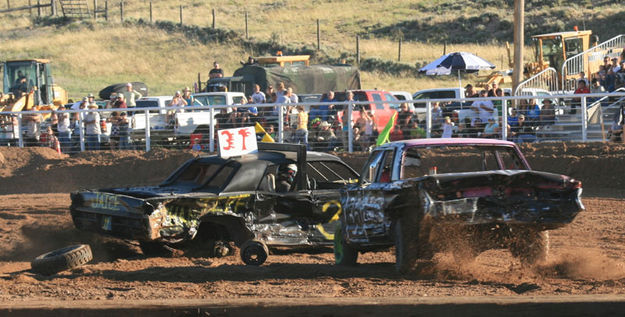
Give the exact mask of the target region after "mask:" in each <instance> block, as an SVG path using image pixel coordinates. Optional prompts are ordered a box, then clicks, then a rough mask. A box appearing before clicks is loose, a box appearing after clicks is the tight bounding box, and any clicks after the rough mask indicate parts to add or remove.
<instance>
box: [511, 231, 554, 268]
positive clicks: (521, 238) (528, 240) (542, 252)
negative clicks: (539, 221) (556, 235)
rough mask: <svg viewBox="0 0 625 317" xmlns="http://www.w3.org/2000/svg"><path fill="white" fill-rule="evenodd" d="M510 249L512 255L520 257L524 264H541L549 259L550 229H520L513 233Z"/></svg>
mask: <svg viewBox="0 0 625 317" xmlns="http://www.w3.org/2000/svg"><path fill="white" fill-rule="evenodd" d="M509 249H510V253H511V254H512V256H514V257H516V258H518V259H519V260H520V261H521V264H522V265H525V266H534V265H536V264H540V263H542V262H544V261H545V260H547V255H548V253H549V231H538V230H535V229H525V230H518V231H517V232H516V233H513V235H512V239H511V241H510V244H509Z"/></svg>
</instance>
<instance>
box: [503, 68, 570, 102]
mask: <svg viewBox="0 0 625 317" xmlns="http://www.w3.org/2000/svg"><path fill="white" fill-rule="evenodd" d="M558 81H559V77H558V71H556V69H555V68H553V67H549V68H547V69H545V70H543V71H541V72H540V73H538V74H536V75H534V76H532V77H530V78H528V79H526V80H524V81H523V82H521V83H520V84H519V85H518V86H517V88H516V89H515V90H514V95H515V96H520V95H523V93H521V94H519V92H523V90H527V89H528V88H538V89H545V90H547V91H560V86H559V84H558Z"/></svg>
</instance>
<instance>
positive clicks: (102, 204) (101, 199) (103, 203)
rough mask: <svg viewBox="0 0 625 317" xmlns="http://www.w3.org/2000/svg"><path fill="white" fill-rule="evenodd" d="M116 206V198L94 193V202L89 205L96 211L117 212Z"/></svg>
mask: <svg viewBox="0 0 625 317" xmlns="http://www.w3.org/2000/svg"><path fill="white" fill-rule="evenodd" d="M118 206H119V201H118V200H117V196H115V195H110V194H105V193H96V196H95V200H94V201H93V202H92V203H91V207H93V208H98V209H107V210H117V209H118Z"/></svg>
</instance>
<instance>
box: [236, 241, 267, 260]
mask: <svg viewBox="0 0 625 317" xmlns="http://www.w3.org/2000/svg"><path fill="white" fill-rule="evenodd" d="M240 253H241V254H240V255H241V260H243V263H245V264H247V265H254V266H259V265H262V264H263V263H265V261H266V260H267V257H268V256H269V248H267V245H266V244H265V243H263V242H262V241H260V240H247V241H245V243H243V245H241V252H240Z"/></svg>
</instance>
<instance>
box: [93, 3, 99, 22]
mask: <svg viewBox="0 0 625 317" xmlns="http://www.w3.org/2000/svg"><path fill="white" fill-rule="evenodd" d="M93 19H94V20H97V19H98V0H93Z"/></svg>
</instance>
